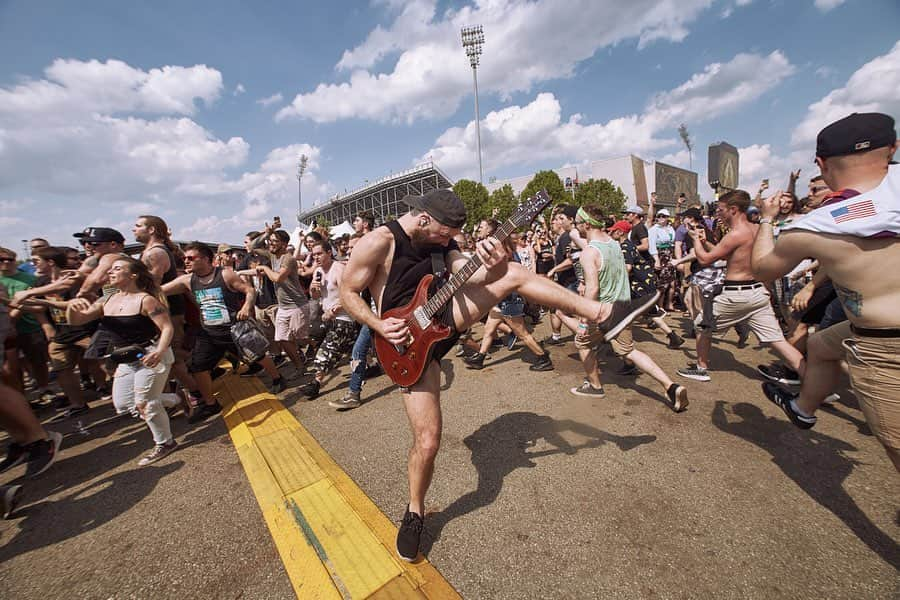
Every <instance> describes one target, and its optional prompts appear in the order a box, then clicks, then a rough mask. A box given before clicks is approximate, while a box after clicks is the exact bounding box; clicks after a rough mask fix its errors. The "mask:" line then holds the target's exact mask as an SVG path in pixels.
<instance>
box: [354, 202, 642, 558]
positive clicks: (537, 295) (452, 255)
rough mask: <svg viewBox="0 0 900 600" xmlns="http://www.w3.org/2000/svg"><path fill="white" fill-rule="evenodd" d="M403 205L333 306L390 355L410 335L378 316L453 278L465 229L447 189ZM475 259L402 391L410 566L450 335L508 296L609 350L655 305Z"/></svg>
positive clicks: (486, 252)
mask: <svg viewBox="0 0 900 600" xmlns="http://www.w3.org/2000/svg"><path fill="white" fill-rule="evenodd" d="M404 203H406V204H407V205H408V206H409V207H410V211H409V212H408V213H406V214H405V215H403V216H401V217H400V218H399V219H397V220H396V221H390V222H388V223H386V224H385V225H383V226H382V227H379V228H377V229H375V230H374V231H373V232H372V233H370V234H368V235H366V236H365V237H363V238H362V239H361V240H360V241H359V243H358V244H357V246H356V248H355V250H354V251H353V254H352V255H351V256H350V261H349V263H348V265H347V268H346V270H345V271H344V275H343V279H342V284H341V304H342V306H343V308H344V309H345V310H346V311H347V313H349V315H350V316H351V317H353V318H354V319H356V320H357V321H359V322H360V323H362V324H365V325H368V326H369V327H370V328H371V329H372V331H373V333H375V334H376V335H379V336H381V337H382V338H384V339H385V340H386V341H387V342H389V343H391V344H394V345H401V344H405V343H407V341H408V338H409V335H410V330H409V328H408V326H407V324H406V321H405V320H403V319H399V318H396V317H389V318H383V315H384V314H385V312H386V311H388V310H390V309H393V308H398V307H402V306H404V305H406V304H407V303H408V302H409V301H410V300H411V299H412V297H413V295H414V294H415V291H416V289H417V287H418V285H419V283H420V281H421V280H422V278H423V277H424V276H426V275H429V274H434V275H436V276H437V279H436V280H435V281H434V282H433V284H432V289H431V290H430V292H431V294H434V293H435V292H436V290H437V289H438V287H439V285H440V281H441V279H443V276H444V275H446V273H445V271H447V270H449V272H450V273H457V272H459V270H460V269H462V268H463V267H464V266H465V265H466V264H468V263H469V259H467V258H466V257H465V256H463V254H462V253H461V252H460V250H459V246H458V245H457V244H456V242H455V241H453V238H454V236H456V235H457V234H459V233H460V231H461V228H462V226H463V225H464V224H465V222H466V209H465V206H464V205H463V203H462V201H461V200H460V199H459V197H457V195H456V194H454V193H453V192H452V191H451V190H446V189H442V190H433V191H430V192H428V193H427V194H425V195H423V196H407V197H406V198H404ZM476 252H477V256H478V257H479V258H480V260H481V261H482V266H480V267H479V268H478V269H477V271H476V272H475V273H474V275H473V276H472V277H471V278H470V279H469V280H468V281H467V282H466V283H464V284H463V285H462V286H461V287H460V288H459V289H458V290H457V291H456V293H455V294H454V295H453V297H452V298H451V299H450V300H449V301H447V302H446V303H444V304H443V306H442V307H440V309H439V310H438V311H437V312H436V314H435V315H434V320H436V321H438V322H440V323H442V324H443V325H445V326H447V327H449V328H450V329H451V331H452V332H453V334H451V335H450V337H449V338H447V339H445V340H442V341H441V342H438V343H437V344H435V345H434V346H433V347H432V352H431V354H430V356H429V357H423V358H425V359H426V360H427V366H426V367H425V370H424V372H423V374H422V377H421V378H420V379H419V381H418V382H416V383H415V384H413V385H412V386H410V387H409V388H408V389H404V390H403V392H404V404H405V407H406V412H407V416H408V417H409V422H410V427H411V429H412V434H413V445H412V448H411V449H410V451H409V458H408V473H409V503H408V504H407V506H406V509H405V514H404V516H403V521H402V524H401V526H400V529H399V532H398V534H397V553H398V554H399V556H400V557H401V558H402V559H403V560H406V561H413V560H415V559H416V557H417V555H418V552H419V543H420V536H421V533H422V530H423V527H424V520H423V517H424V515H425V493H426V491H427V490H428V487H429V485H430V484H431V478H432V475H433V473H434V461H435V457H436V455H437V451H438V447H439V445H440V439H441V429H442V417H441V405H440V368H439V361H440V359H441V358H442V357H443V356H444V355H445V354H446V353H447V352H448V351H449V350H450V349H451V348H453V346H454V345H455V344H456V341H457V337H458V334H459V332H461V331H465V330H466V329H468V328H469V327H470V326H471V325H472V324H473V323H476V322H477V321H478V320H479V319H480V318H481V317H482V315H484V314H485V313H487V311H489V310H490V309H491V308H492V307H494V306H496V305H497V303H498V302H500V300H501V299H502V298H504V297H506V296H508V295H509V294H511V293H513V292H516V293H519V294H521V295H523V296H525V297H527V298H530V299H531V300H532V301H534V302H538V303H540V304H543V305H545V306H553V307H555V308H558V309H560V310H562V311H563V312H566V313H569V314H577V315H578V316H580V317H583V318H586V319H589V320H590V321H591V322H594V323H598V325H599V329H600V330H602V331H604V332H605V336H604V338H605V341H609V340H612V339H615V337H616V336H617V335H618V334H619V333H620V332H621V331H622V330H623V329H625V328H626V327H627V326H628V324H630V323H631V322H632V321H633V320H634V319H635V318H636V317H637V316H639V315H641V314H642V313H643V312H645V311H646V310H648V309H649V308H650V307H651V306H652V305H653V304H654V303H655V302H656V300H657V298H658V297H659V294H653V295H650V296H649V297H648V298H647V299H646V300H645V299H641V301H628V302H616V303H614V304H603V303H600V302H598V301H596V300H590V299H586V298H583V297H581V296H579V295H578V294H576V293H574V292H571V291H568V290H566V289H564V288H562V287H560V286H559V285H557V284H555V283H554V282H552V281H550V280H549V279H547V278H545V277H539V276H538V275H535V274H533V273H531V272H529V271H527V270H526V269H524V268H523V267H522V266H521V265H518V264H516V263H510V262H509V261H508V260H507V255H506V251H505V249H504V246H503V244H502V243H500V241H499V240H497V239H496V238H494V237H488V238H486V239H484V240H481V241H479V242H478V244H477V245H476ZM441 262H442V263H444V265H446V267H445V268H440V269H437V270H438V271H439V272H438V273H434V272H433V271H434V267H435V266H437V264H438V263H441ZM365 289H368V290H369V291H370V292H371V293H372V297H373V298H374V299H375V302H376V304H377V306H378V312H377V313H373V312H372V310H371V309H370V308H369V305H368V304H367V303H366V301H365V300H363V299H362V297H361V295H360V294H361V293H362V292H363V290H365Z"/></svg>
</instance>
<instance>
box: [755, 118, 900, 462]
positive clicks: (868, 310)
mask: <svg viewBox="0 0 900 600" xmlns="http://www.w3.org/2000/svg"><path fill="white" fill-rule="evenodd" d="M897 147H898V144H897V137H896V132H895V130H894V120H893V119H892V118H891V117H889V116H887V115H883V114H878V113H867V114H857V113H854V114H852V115H850V116H849V117H846V118H844V119H841V120H839V121H836V122H835V123H832V124H831V125H829V126H828V127H826V128H825V129H823V130H822V131H821V132H820V133H819V136H818V138H817V140H816V164H817V165H818V166H819V168H820V169H821V171H822V177H823V178H824V181H825V184H826V185H827V186H828V187H829V188H830V189H832V190H839V191H837V192H834V193H832V194H831V195H830V197H829V198H827V199H826V200H825V202H824V203H823V205H822V206H821V207H820V208H819V209H818V210H815V211H813V212H811V213H809V214H808V215H806V216H805V217H803V218H801V219H798V220H796V221H795V222H793V223H791V225H790V226H789V227H788V228H785V229H783V230H782V232H781V234H780V236H779V238H778V243H777V244H776V243H775V241H774V236H773V234H772V225H771V220H772V218H773V214H774V213H775V211H776V209H777V206H778V202H779V194H776V195H774V196H772V197H771V198H768V199H767V200H766V201H765V203H764V204H763V207H762V213H763V219H762V221H761V226H760V229H759V235H758V236H757V238H756V242H755V244H754V246H753V271H754V273H755V274H756V276H757V277H760V278H764V279H774V278H776V277H781V276H783V275H784V274H785V273H787V272H789V271H790V270H791V269H793V268H794V267H795V266H796V265H797V264H798V263H799V262H800V261H801V260H803V259H804V258H806V257H812V258H814V259H816V260H818V261H819V269H820V271H822V272H824V274H825V275H827V276H828V277H829V278H830V279H831V281H832V282H833V284H834V288H835V290H836V291H837V293H838V297H839V298H840V300H841V303H842V304H843V306H844V309H845V310H846V313H847V317H848V318H849V321H845V322H843V323H839V324H836V325H832V326H831V327H829V328H828V329H825V330H824V331H821V332H818V333H816V334H814V335H812V336H811V337H810V338H809V343H808V350H809V360H808V363H807V373H806V377H804V379H803V385H802V387H801V389H800V394H799V395H797V394H793V393H789V392H787V391H785V390H783V389H782V388H779V387H778V386H775V385H774V384H763V390H764V392H765V394H766V396H767V397H768V398H769V399H770V400H772V401H773V402H774V403H775V404H777V405H778V406H779V407H781V408H782V410H784V411H785V414H787V416H788V417H789V418H790V420H791V422H793V423H794V424H795V425H797V426H798V427H800V428H803V429H809V428H810V427H812V426H813V425H815V422H816V417H815V411H816V409H817V408H818V407H819V405H820V404H821V403H822V400H823V399H824V398H825V397H827V396H828V395H829V394H831V393H832V392H833V391H834V388H835V386H836V384H837V380H838V377H839V374H840V370H839V369H840V367H839V362H840V361H841V360H846V361H847V364H848V367H849V369H850V380H851V383H852V385H853V390H854V392H855V393H856V396H857V397H858V398H859V403H860V407H861V408H862V411H863V414H865V416H866V421H867V422H868V424H869V427H870V428H871V429H872V432H873V433H874V434H875V436H876V437H877V438H878V440H879V441H880V442H881V443H882V445H883V446H884V448H885V450H886V451H887V454H888V456H889V457H890V459H891V461H892V462H893V463H894V466H895V467H896V468H897V470H898V471H900V360H898V356H900V317H898V312H897V306H898V303H900V271H898V269H897V268H896V265H897V264H898V261H900V242H898V240H900V237H898V236H900V199H898V196H900V167H898V166H889V163H890V162H891V161H892V160H893V157H894V153H895V152H896V150H897ZM860 209H865V210H860ZM847 215H849V216H850V217H851V218H844V217H845V216H847Z"/></svg>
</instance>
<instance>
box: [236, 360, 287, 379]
mask: <svg viewBox="0 0 900 600" xmlns="http://www.w3.org/2000/svg"><path fill="white" fill-rule="evenodd" d="M281 362H284V361H281ZM275 366H276V367H277V366H278V365H275ZM262 370H263V368H262V365H261V364H259V363H258V362H255V363H253V364H252V365H250V366H249V367H247V370H246V371H244V372H243V373H241V377H256V374H257V373H259V372H260V371H262Z"/></svg>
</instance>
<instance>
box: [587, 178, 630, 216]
mask: <svg viewBox="0 0 900 600" xmlns="http://www.w3.org/2000/svg"><path fill="white" fill-rule="evenodd" d="M625 201H626V198H625V193H624V192H623V191H622V189H621V188H620V187H618V186H616V185H613V183H612V182H611V181H610V180H609V179H588V180H587V181H585V182H584V183H582V184H580V185H579V186H578V188H577V189H576V190H575V204H577V205H578V206H584V205H585V204H599V205H600V206H601V207H602V208H603V212H604V214H607V215H610V214H615V215H621V214H622V211H623V210H625Z"/></svg>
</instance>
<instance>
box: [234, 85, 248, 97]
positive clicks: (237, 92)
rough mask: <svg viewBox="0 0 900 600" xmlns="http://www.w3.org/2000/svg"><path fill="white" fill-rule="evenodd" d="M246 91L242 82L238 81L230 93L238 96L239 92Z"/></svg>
mask: <svg viewBox="0 0 900 600" xmlns="http://www.w3.org/2000/svg"><path fill="white" fill-rule="evenodd" d="M246 91H247V89H246V88H245V87H244V84H243V83H239V84H237V87H235V88H234V92H232V94H233V95H235V96H240V95H241V94H243V93H244V92H246Z"/></svg>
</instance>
